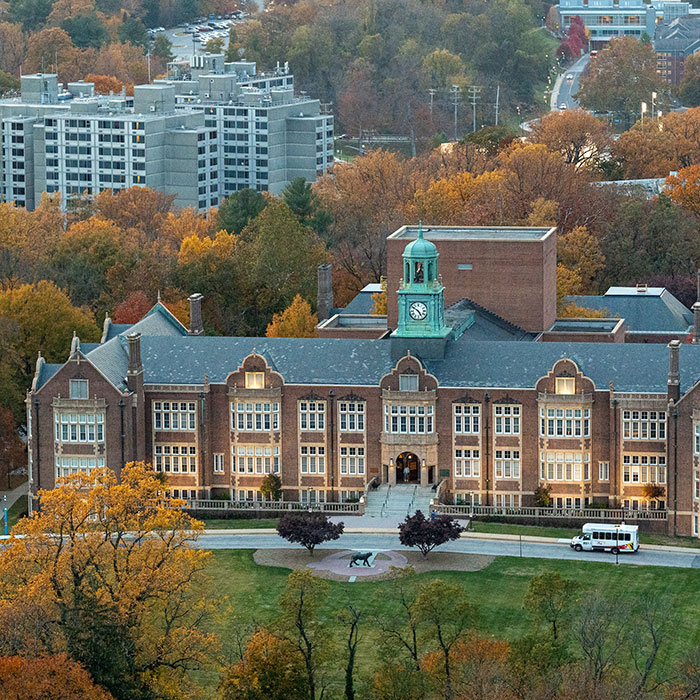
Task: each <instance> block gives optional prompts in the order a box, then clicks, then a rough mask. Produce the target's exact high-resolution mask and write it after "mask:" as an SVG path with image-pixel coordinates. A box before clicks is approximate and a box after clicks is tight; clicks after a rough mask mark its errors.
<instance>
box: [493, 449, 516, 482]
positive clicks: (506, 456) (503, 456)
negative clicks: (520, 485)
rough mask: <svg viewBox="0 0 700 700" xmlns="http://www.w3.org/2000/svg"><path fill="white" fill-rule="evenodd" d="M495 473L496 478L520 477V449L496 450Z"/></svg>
mask: <svg viewBox="0 0 700 700" xmlns="http://www.w3.org/2000/svg"><path fill="white" fill-rule="evenodd" d="M495 458H496V459H495V474H496V478H497V479H519V478H520V451H519V450H496V454H495Z"/></svg>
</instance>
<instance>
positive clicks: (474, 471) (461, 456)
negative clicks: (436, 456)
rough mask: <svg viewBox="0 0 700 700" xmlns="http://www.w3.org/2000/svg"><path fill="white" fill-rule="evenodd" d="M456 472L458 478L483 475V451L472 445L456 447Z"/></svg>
mask: <svg viewBox="0 0 700 700" xmlns="http://www.w3.org/2000/svg"><path fill="white" fill-rule="evenodd" d="M454 474H455V477H457V478H463V479H471V478H475V477H478V476H481V452H480V450H478V449H474V448H471V447H467V448H464V447H457V448H455V457H454Z"/></svg>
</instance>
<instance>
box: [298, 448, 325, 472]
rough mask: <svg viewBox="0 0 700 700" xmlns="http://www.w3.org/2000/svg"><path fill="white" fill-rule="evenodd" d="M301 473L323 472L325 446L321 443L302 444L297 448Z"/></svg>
mask: <svg viewBox="0 0 700 700" xmlns="http://www.w3.org/2000/svg"><path fill="white" fill-rule="evenodd" d="M299 456H300V468H301V473H302V474H324V473H325V471H326V448H325V447H323V446H322V445H302V446H301V447H300V448H299Z"/></svg>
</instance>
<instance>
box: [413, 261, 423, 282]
mask: <svg viewBox="0 0 700 700" xmlns="http://www.w3.org/2000/svg"><path fill="white" fill-rule="evenodd" d="M413 281H414V282H415V283H416V284H423V263H422V262H417V263H416V273H415V275H414V277H413Z"/></svg>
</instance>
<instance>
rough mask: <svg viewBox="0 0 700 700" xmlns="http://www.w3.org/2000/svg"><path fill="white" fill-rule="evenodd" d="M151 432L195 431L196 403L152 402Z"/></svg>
mask: <svg viewBox="0 0 700 700" xmlns="http://www.w3.org/2000/svg"><path fill="white" fill-rule="evenodd" d="M152 408H153V430H155V431H167V432H175V433H178V432H182V431H187V432H191V431H193V430H196V429H197V402H196V401H162V400H160V399H159V400H158V401H153V404H152Z"/></svg>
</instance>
